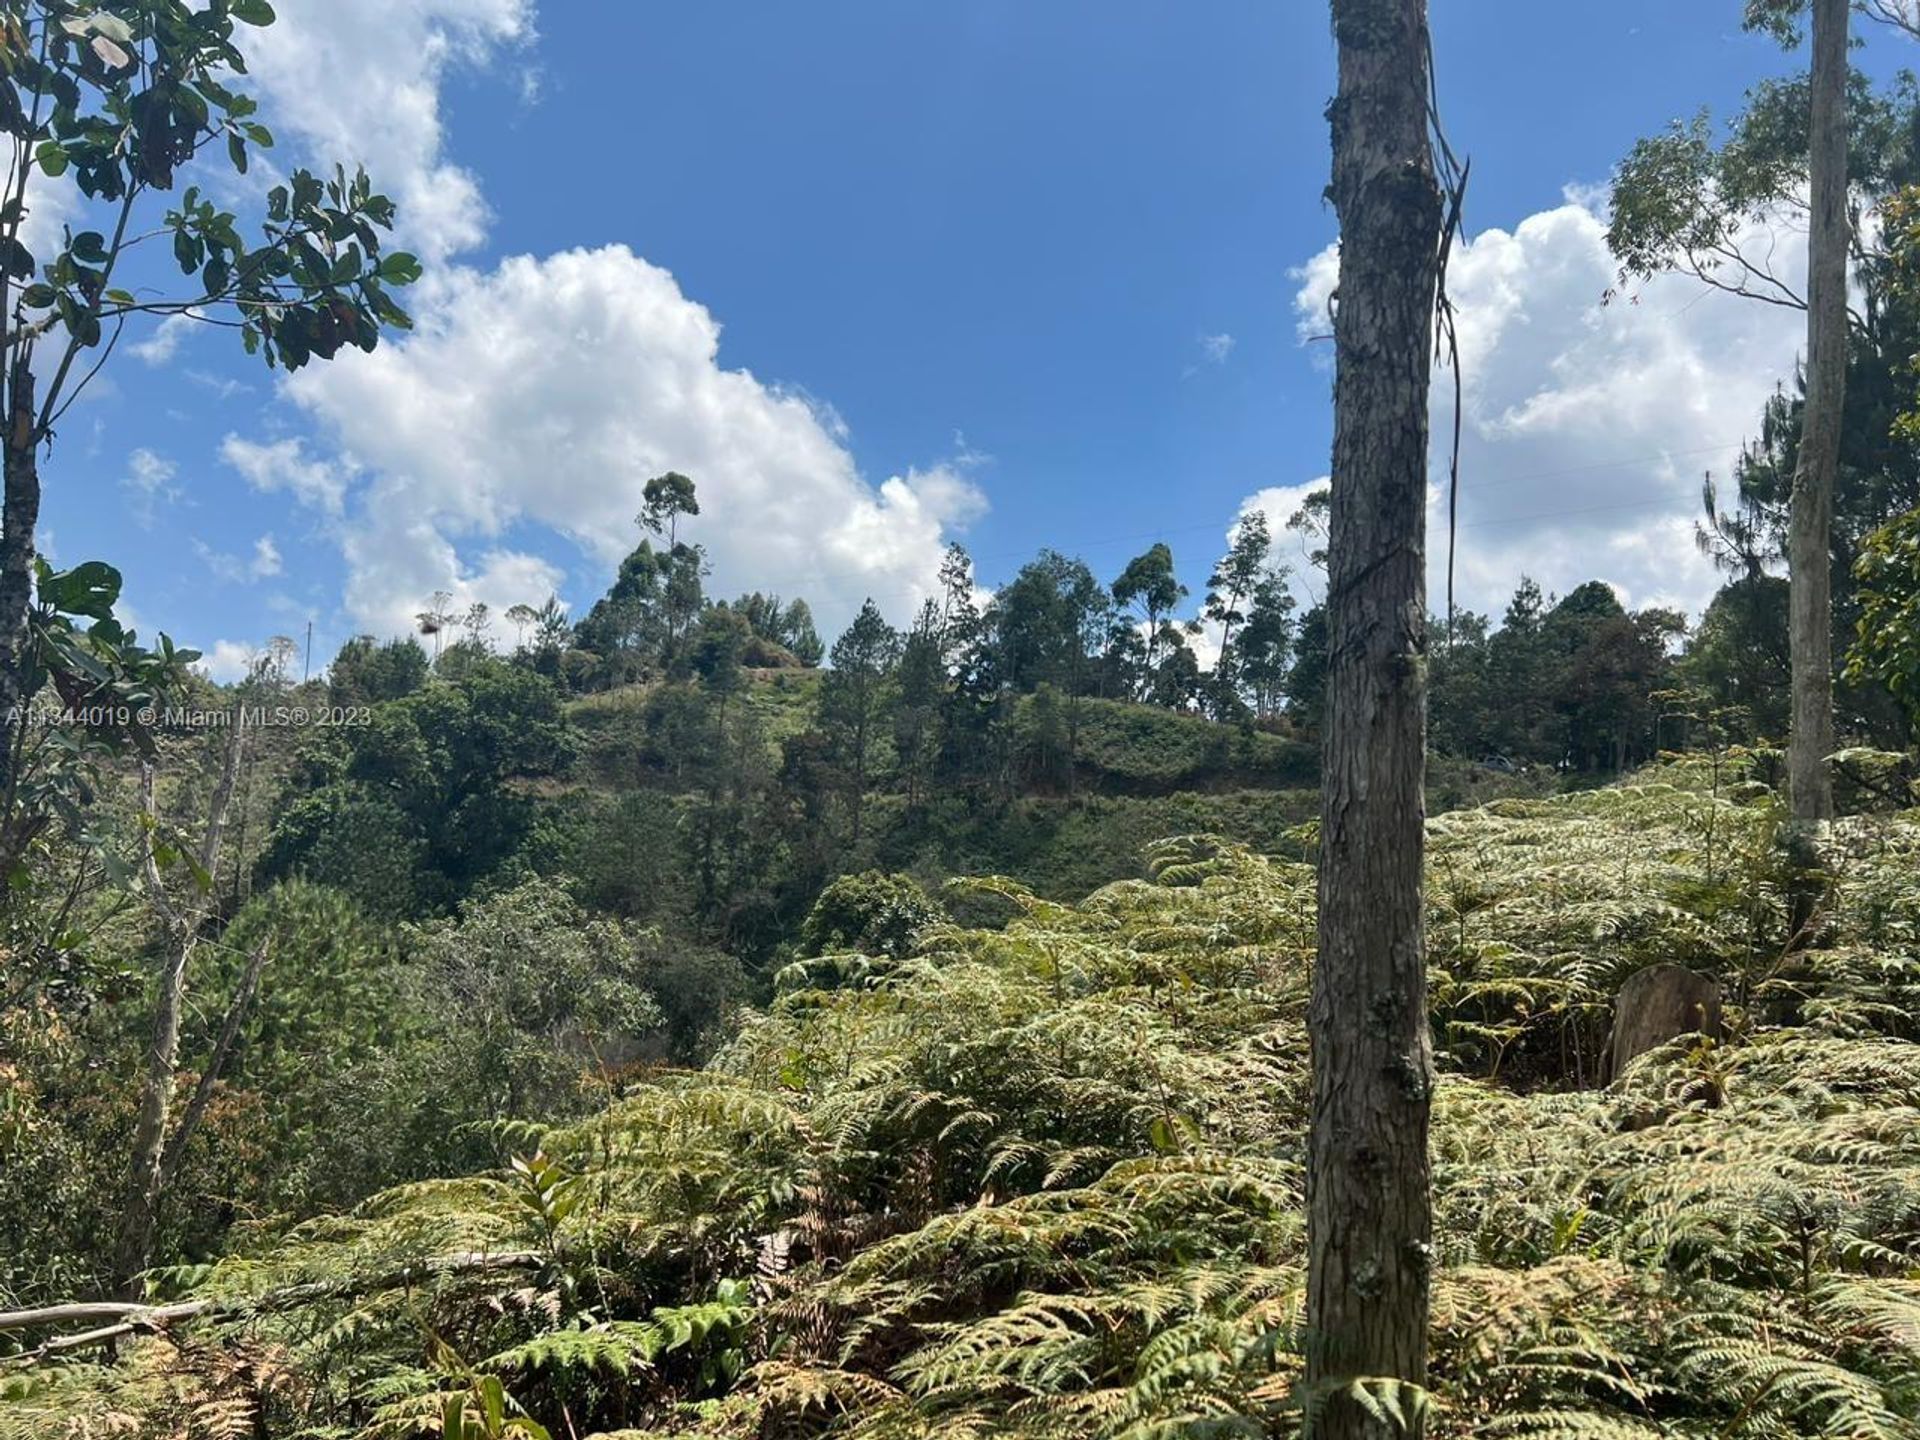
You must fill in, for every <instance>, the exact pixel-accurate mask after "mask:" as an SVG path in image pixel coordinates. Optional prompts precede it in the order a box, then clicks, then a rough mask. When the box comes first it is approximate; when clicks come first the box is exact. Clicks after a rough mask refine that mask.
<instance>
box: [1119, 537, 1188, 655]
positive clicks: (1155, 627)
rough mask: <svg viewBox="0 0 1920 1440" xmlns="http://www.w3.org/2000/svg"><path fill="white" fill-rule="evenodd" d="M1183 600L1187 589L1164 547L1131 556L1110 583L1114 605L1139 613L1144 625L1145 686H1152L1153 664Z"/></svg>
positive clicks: (1171, 555) (1170, 555)
mask: <svg viewBox="0 0 1920 1440" xmlns="http://www.w3.org/2000/svg"><path fill="white" fill-rule="evenodd" d="M1186 598H1187V587H1186V586H1185V585H1182V584H1181V583H1180V577H1179V576H1178V575H1176V574H1175V573H1174V569H1173V551H1171V550H1169V549H1168V548H1167V547H1166V545H1164V544H1159V545H1155V546H1154V547H1153V548H1152V549H1150V550H1148V551H1146V552H1145V553H1144V554H1140V555H1136V556H1134V557H1133V559H1131V560H1129V561H1128V562H1127V568H1126V569H1124V570H1122V571H1121V572H1120V578H1119V579H1117V580H1115V581H1114V582H1113V599H1114V603H1115V604H1116V605H1118V606H1120V607H1121V608H1122V609H1126V608H1128V607H1133V608H1136V609H1138V610H1139V612H1140V615H1141V618H1142V619H1143V620H1145V621H1146V626H1147V654H1146V668H1147V675H1146V676H1145V677H1144V684H1146V685H1151V684H1152V679H1153V675H1152V672H1153V663H1154V660H1155V659H1156V657H1157V656H1158V654H1159V649H1160V641H1161V639H1162V638H1163V635H1164V632H1165V630H1166V626H1167V623H1168V621H1169V619H1170V618H1171V616H1172V614H1173V610H1174V607H1175V606H1177V605H1178V604H1179V603H1180V602H1181V601H1182V600H1184V599H1186Z"/></svg>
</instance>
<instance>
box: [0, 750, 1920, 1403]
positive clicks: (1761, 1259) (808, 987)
mask: <svg viewBox="0 0 1920 1440" xmlns="http://www.w3.org/2000/svg"><path fill="white" fill-rule="evenodd" d="M1779 832H1780V813H1779V810H1778V807H1777V804H1776V802H1775V800H1774V798H1773V797H1772V796H1771V794H1770V793H1768V792H1766V791H1765V790H1764V789H1762V788H1759V787H1757V786H1755V785H1753V784H1751V783H1748V781H1747V780H1746V778H1745V777H1744V776H1743V774H1742V773H1741V768H1740V765H1739V763H1738V762H1737V760H1736V762H1735V763H1734V764H1733V765H1732V767H1731V769H1729V768H1728V767H1726V766H1724V765H1720V764H1715V765H1713V766H1711V767H1709V766H1707V765H1705V764H1704V763H1699V764H1696V763H1686V764H1676V765H1672V766H1668V767H1666V768H1663V769H1661V770H1658V771H1655V772H1651V773H1649V774H1648V775H1646V776H1643V777H1642V783H1639V784H1636V785H1632V786H1628V787H1624V788H1621V789H1617V790H1611V791H1598V792H1591V793H1587V794H1581V795H1577V796H1568V797H1563V798H1560V799H1555V800H1546V801H1526V802H1521V801H1507V802H1500V803H1497V804H1495V805H1492V806H1489V807H1487V808H1484V809H1481V810H1478V811H1472V812H1463V813H1460V814H1455V815H1448V816H1445V817H1442V818H1441V819H1438V820H1436V821H1435V822H1434V824H1433V843H1432V852H1431V853H1432V863H1431V877H1430V878H1431V883H1430V890H1429V898H1430V906H1431V912H1432V924H1431V929H1430V937H1431V939H1430V949H1431V962H1432V970H1433V1001H1434V1018H1435V1033H1436V1038H1437V1041H1438V1045H1439V1050H1440V1056H1441V1066H1442V1071H1443V1076H1442V1081H1441V1084H1440V1087H1439V1090H1438V1094H1437V1098H1436V1107H1435V1118H1434V1138H1433V1153H1434V1161H1435V1174H1436V1186H1437V1194H1436V1206H1437V1213H1436V1221H1437V1223H1436V1257H1435V1258H1436V1273H1435V1293H1434V1356H1435V1358H1434V1376H1433V1388H1432V1402H1433V1415H1432V1421H1431V1426H1430V1433H1432V1434H1434V1435H1436V1436H1440V1437H1464V1436H1470V1435H1512V1436H1555V1437H1579V1436H1591V1437H1603V1436H1611V1437H1641V1436H1644V1437H1649V1440H1651V1437H1656V1436H1668V1437H1674V1436H1678V1437H1699V1440H1706V1437H1722V1436H1734V1435H1738V1436H1742V1437H1776V1436H1803V1435H1833V1436H1861V1437H1865V1436H1874V1437H1895V1436H1897V1437H1911V1436H1915V1435H1920V1281H1916V1280H1914V1279H1913V1278H1912V1276H1913V1275H1915V1274H1916V1273H1920V1047H1917V1046H1915V1045H1914V1044H1913V1043H1912V1038H1913V1029H1914V1025H1915V1019H1914V1017H1915V1016H1916V1014H1920V1009H1917V1008H1916V1006H1917V1005H1920V990H1917V989H1916V987H1920V950H1916V946H1915V926H1916V922H1920V864H1917V863H1916V862H1917V861H1920V830H1917V829H1916V827H1915V825H1914V823H1913V821H1912V820H1910V819H1908V818H1906V817H1886V818H1878V819H1860V820H1852V821H1847V822H1843V823H1842V824H1841V825H1840V826H1838V827H1836V829H1835V831H1834V833H1833V835H1832V837H1831V839H1830V842H1829V843H1828V844H1827V845H1826V846H1825V848H1824V850H1823V853H1822V856H1821V861H1822V864H1823V865H1824V867H1825V875H1824V879H1823V881H1822V883H1821V884H1820V886H1819V893H1818V895H1817V896H1816V897H1815V902H1814V904H1813V907H1812V910H1811V919H1810V920H1809V921H1808V926H1809V929H1810V931H1811V932H1812V934H1813V936H1814V939H1815V941H1816V944H1815V946H1814V948H1812V949H1811V950H1805V949H1803V948H1802V947H1799V946H1795V945H1793V944H1790V943H1789V942H1790V940H1791V939H1792V936H1791V935H1790V934H1789V929H1790V926H1791V925H1792V923H1793V921H1792V917H1794V916H1795V915H1796V904H1795V896H1794V895H1793V894H1792V893H1791V884H1790V872H1789V870H1788V868H1787V867H1786V865H1785V862H1784V858H1783V851H1782V847H1781V843H1780V834H1779ZM1296 839H1297V841H1298V844H1299V845H1300V846H1301V847H1302V853H1305V847H1309V846H1310V845H1311V840H1312V836H1311V831H1310V828H1309V829H1307V830H1304V831H1302V832H1301V833H1300V834H1299V835H1298V836H1297V837H1296ZM1149 874H1150V878H1149V879H1147V880H1142V881H1129V882H1123V883H1120V884H1116V885H1111V886H1108V887H1107V888H1105V889H1103V890H1100V891H1098V892H1097V893H1095V894H1094V895H1092V896H1090V897H1088V898H1087V899H1086V900H1084V901H1083V902H1081V903H1079V904H1077V905H1065V904H1058V903H1054V902H1050V901H1047V900H1043V899H1040V898H1038V897H1036V896H1034V895H1033V894H1031V893H1030V892H1028V891H1025V890H1023V889H1021V888H1020V887H1018V886H1015V885H1013V884H1011V883H1009V882H1004V881H974V882H965V884H964V885H963V886H962V889H963V890H964V889H972V890H973V891H975V892H978V893H991V894H992V895H995V896H997V897H998V898H999V900H1000V901H1001V903H1003V904H1006V905H1010V906H1012V907H1013V908H1014V910H1015V912H1016V914H1015V918H1014V919H1013V920H1012V921H1011V922H1010V923H1008V924H1006V925H1005V926H1004V927H1002V928H988V929H978V928H967V927H966V926H964V925H961V924H959V923H957V922H954V921H950V920H946V919H942V918H939V917H938V915H937V914H936V915H934V916H933V918H931V920H930V923H928V924H927V925H926V926H925V927H924V928H922V929H921V930H920V932H919V933H918V935H917V937H916V938H915V940H914V942H913V943H912V945H911V946H910V947H908V950H907V953H906V954H904V955H890V954H883V955H873V956H868V957H866V960H865V963H862V964H859V965H853V964H843V965H839V966H834V967H824V968H809V967H798V968H796V970H795V972H794V974H793V976H792V977H790V979H789V987H788V989H787V990H786V991H785V993H783V994H781V995H780V996H779V997H778V998H777V999H776V1000H775V1002H774V1003H773V1005H772V1007H771V1008H770V1009H769V1010H768V1011H766V1012H765V1013H764V1014H762V1015H759V1016H757V1017H756V1018H754V1019H753V1020H751V1021H750V1023H748V1024H747V1025H746V1026H745V1028H744V1029H743V1030H742V1031H741V1032H740V1033H739V1034H738V1036H737V1037H736V1038H735V1039H734V1040H733V1042H732V1043H731V1044H730V1045H729V1046H728V1048H726V1049H725V1050H724V1051H723V1052H722V1053H721V1054H720V1055H719V1056H718V1057H717V1058H716V1059H715V1060H714V1061H713V1062H712V1063H711V1064H710V1065H709V1066H708V1067H707V1068H706V1069H705V1070H704V1071H702V1072H698V1073H677V1074H665V1075H662V1076H660V1077H659V1078H657V1079H654V1080H651V1081H649V1082H648V1083H646V1084H644V1085H642V1086H640V1087H639V1088H637V1089H635V1090H634V1091H633V1092H632V1093H630V1094H629V1095H628V1096H627V1097H626V1098H624V1099H621V1100H619V1101H617V1102H616V1103H614V1104H612V1105H611V1106H610V1107H608V1108H606V1109H605V1110H603V1111H601V1112H599V1113H597V1114H595V1115H593V1116H590V1117H588V1118H586V1119H584V1120H581V1121H578V1122H576V1123H571V1124H568V1125H565V1126H562V1127H558V1128H547V1129H541V1128H535V1127H527V1126H520V1127H508V1128H507V1129H506V1130H505V1131H503V1132H502V1135H501V1137H500V1138H502V1139H503V1140H504V1141H506V1142H507V1143H508V1144H509V1145H510V1146H512V1147H513V1148H515V1149H516V1150H518V1151H519V1152H520V1153H521V1154H522V1155H523V1156H524V1157H526V1158H525V1159H524V1160H523V1162H522V1163H520V1164H519V1165H517V1166H516V1167H515V1168H514V1169H513V1170H511V1171H508V1172H504V1173H501V1174H497V1175H482V1176H475V1177H471V1178H467V1179H462V1180H456V1181H441V1182H432V1183H428V1184H422V1185H416V1186H411V1187H406V1188H403V1189H401V1190H397V1191H393V1192H390V1193H388V1194H385V1195H382V1196H380V1197H378V1198H376V1199H375V1200H373V1201H370V1202H368V1203H367V1204H365V1205H363V1206H361V1207H360V1208H359V1209H357V1210H355V1211H354V1212H352V1213H350V1214H347V1215H344V1216H337V1217H330V1218H324V1219H318V1220H314V1221H310V1222H308V1223H306V1224H304V1225H302V1226H299V1227H297V1228H295V1229H292V1230H290V1231H280V1232H276V1233H258V1234H254V1235H251V1236H249V1237H248V1238H247V1240H246V1242H245V1243H244V1244H243V1245H242V1246H241V1247H240V1248H239V1249H238V1250H237V1252H236V1253H234V1254H233V1255H231V1256H230V1257H229V1258H227V1259H224V1260H222V1261H221V1262H220V1263H218V1264H217V1265H214V1266H211V1267H209V1268H206V1269H203V1270H196V1271H193V1272H188V1273H177V1274H170V1275H163V1276H160V1277H157V1278H156V1284H157V1287H158V1288H159V1289H160V1290H161V1291H162V1292H164V1293H165V1294H166V1295H169V1296H173V1295H181V1296H187V1297H196V1298H199V1299H203V1300H209V1301H217V1302H219V1304H218V1305H216V1306H215V1307H214V1308H212V1309H210V1310H207V1311H204V1312H202V1313H201V1314H200V1315H199V1316H197V1317H196V1318H194V1319H192V1320H184V1321H181V1322H178V1323H175V1324H173V1325H171V1326H169V1327H167V1329H166V1330H165V1332H164V1333H162V1334H159V1335H154V1336H149V1337H138V1338H134V1339H133V1340H131V1341H130V1342H129V1343H127V1344H126V1346H125V1348H124V1350H123V1353H122V1357H121V1360H120V1363H118V1364H117V1365H114V1366H110V1367H109V1366H106V1365H102V1364H99V1363H97V1362H98V1359H99V1356H98V1355H97V1353H95V1354H93V1355H91V1357H88V1356H87V1353H86V1352H76V1354H75V1355H69V1356H65V1357H61V1358H60V1361H59V1363H43V1364H37V1365H31V1366H23V1365H20V1364H19V1363H18V1362H12V1363H9V1362H6V1361H4V1360H0V1365H6V1366H7V1367H8V1368H7V1369H6V1370H5V1371H0V1374H5V1375H7V1376H8V1377H10V1378H8V1379H7V1380H6V1381H5V1382H4V1383H5V1384H6V1386H7V1392H6V1393H7V1396H8V1398H7V1400H6V1402H5V1403H4V1404H3V1405H0V1437H7V1440H13V1437H21V1440H24V1437H27V1436H33V1437H35V1440H38V1437H40V1436H42V1435H47V1434H72V1435H79V1436H86V1435H100V1436H104V1435H108V1434H113V1433H124V1434H153V1435H163V1434H164V1435H170V1436H172V1435H178V1436H182V1437H187V1440H200V1437H203V1436H213V1435H219V1434H235V1435H250V1434H254V1433H260V1434H268V1435H272V1436H282V1435H285V1436H294V1435H300V1436H315V1437H319V1436H328V1437H350V1436H355V1437H357V1436H369V1437H371V1436H387V1435H393V1436H398V1435H411V1434H426V1435H430V1434H437V1433H441V1432H442V1430H443V1428H446V1427H447V1425H448V1417H449V1415H455V1416H458V1417H460V1418H459V1420H458V1423H459V1424H460V1425H461V1426H462V1427H463V1428H464V1430H465V1433H467V1434H470V1435H481V1434H484V1435H496V1434H497V1435H505V1434H509V1433H515V1430H516V1427H518V1430H519V1431H520V1432H522V1433H529V1434H533V1433H539V1431H540V1430H542V1429H544V1431H545V1432H546V1433H549V1434H551V1435H555V1436H580V1437H585V1436H589V1435H592V1434H606V1435H617V1436H620V1437H623V1440H642V1437H669V1436H673V1437H722V1436H724V1437H748V1436H764V1437H785V1436H792V1437H803V1436H805V1437H811V1436H821V1437H826V1436H844V1437H850V1440H852V1437H860V1440H905V1437H919V1440H961V1437H984V1436H1014V1437H1030V1440H1043V1437H1044V1440H1055V1437H1059V1440H1066V1437H1116V1440H1117V1437H1126V1440H1147V1437H1168V1440H1172V1437H1176V1436H1180V1437H1184V1436H1199V1437H1206V1436H1233V1435H1246V1436H1258V1435H1291V1434H1295V1433H1297V1430H1298V1422H1299V1413H1298V1411H1297V1409H1296V1408H1294V1405H1295V1402H1294V1400H1293V1389H1294V1381H1295V1379H1296V1378H1297V1375H1298V1371H1299V1361H1298V1354H1299V1343H1298V1333H1297V1327H1298V1325H1299V1323H1300V1318H1301V1315H1302V1311H1303V1291H1304V1278H1305V1276H1304V1265H1305V1233H1304V1206H1303V1183H1304V1177H1303V1173H1302V1169H1301V1163H1302V1157H1303V1153H1304V1131H1305V1124H1306V1114H1307V1103H1308V1100H1307V1096H1308V1084H1307V1051H1306V1035H1305V1009H1306V1000H1307V993H1308V987H1309V975H1310V965H1311V957H1312V946H1313V876H1312V871H1311V869H1310V868H1309V867H1308V866H1307V865H1305V864H1303V863H1295V862H1291V861H1283V860H1276V859H1266V858H1261V857H1259V856H1256V855H1254V854H1252V853H1250V852H1248V851H1245V850H1243V849H1240V848H1238V847H1235V846H1232V845H1229V844H1226V843H1224V842H1220V841H1216V840H1209V839H1204V838H1190V839H1185V840H1176V841H1169V842H1165V843H1163V844H1161V845H1159V846H1157V847H1155V849H1154V851H1153V853H1152V856H1151V865H1150V870H1149ZM949 898H950V899H952V900H955V901H957V902H964V901H965V900H966V899H967V898H968V897H966V896H965V895H964V894H962V895H958V896H950V897H949ZM968 909H969V907H968V905H967V904H965V903H955V904H952V905H950V906H949V913H954V914H964V913H967V912H968ZM1666 961H1677V962H1679V963H1683V964H1687V965H1691V966H1694V967H1696V968H1700V969H1704V970H1709V971H1711V972H1713V973H1715V974H1716V975H1718V976H1719V977H1720V978H1721V980H1722V981H1723V983H1724V986H1725V989H1726V993H1727V995H1728V1000H1729V1004H1728V1021H1729V1031H1730V1034H1729V1038H1728V1040H1727V1041H1726V1042H1724V1043H1721V1044H1718V1045H1716V1044H1712V1043H1709V1042H1706V1041H1703V1040H1697V1039H1696V1040H1683V1041H1680V1042H1676V1043H1675V1044H1673V1045H1671V1046H1668V1047H1667V1048H1666V1049H1664V1050H1662V1051H1658V1052H1655V1053H1654V1054H1652V1055H1650V1056H1647V1057H1644V1058H1643V1059H1642V1060H1641V1061H1640V1062H1639V1063H1637V1064H1636V1065H1635V1066H1634V1067H1632V1068H1631V1069H1630V1070H1629V1072H1628V1074H1627V1075H1626V1076H1624V1077H1622V1079H1621V1080H1620V1081H1618V1082H1617V1083H1616V1084H1615V1085H1614V1086H1612V1087H1611V1088H1610V1089H1606V1090H1601V1089H1598V1088H1597V1080H1596V1077H1597V1073H1598V1064H1599V1058H1600V1054H1601V1052H1602V1050H1603V1048H1604V1042H1605V1033H1606V1026H1607V1012H1608V1007H1609V1005H1610V1002H1611V999H1612V995H1613V993H1614V991H1615V989H1616V988H1617V987H1618V985H1619V983H1620V981H1621V980H1622V979H1624V978H1625V977H1626V976H1627V975H1629V974H1631V973H1632V972H1633V971H1635V970H1636V969H1638V968H1640V967H1641V966H1643V965H1646V964H1649V963H1654V962H1666ZM829 972H830V973H831V975H832V980H833V988H816V987H815V985H814V983H813V978H812V977H816V976H819V975H823V974H827V973H829ZM40 1338H44V1337H43V1336H35V1337H33V1338H32V1339H30V1340H29V1341H28V1342H27V1343H29V1344H31V1343H36V1341H37V1340H38V1339H40ZM256 1426H258V1427H259V1428H258V1429H257V1430H256V1429H255V1428H254V1427H256Z"/></svg>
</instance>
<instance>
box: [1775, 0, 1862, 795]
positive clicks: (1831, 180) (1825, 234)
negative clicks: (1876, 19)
mask: <svg viewBox="0 0 1920 1440" xmlns="http://www.w3.org/2000/svg"><path fill="white" fill-rule="evenodd" d="M1812 89H1813V117H1812V147H1811V153H1810V157H1809V167H1810V175H1811V179H1812V189H1813V197H1812V212H1811V217H1810V224H1811V229H1810V232H1809V237H1808V254H1807V269H1808V276H1807V403H1806V409H1805V419H1804V422H1803V425H1802V428H1801V435H1800V455H1799V462H1798V464H1797V465H1796V467H1795V469H1794V475H1793V523H1792V529H1791V532H1790V534H1789V536H1788V542H1787V545H1788V550H1787V563H1788V567H1789V569H1790V571H1791V577H1792V601H1791V604H1792V620H1791V631H1792V641H1793V730H1792V737H1791V741H1790V743H1789V746H1788V751H1787V781H1788V787H1789V791H1790V797H1791V804H1792V807H1793V819H1794V821H1795V823H1796V824H1799V825H1803V826H1806V825H1815V824H1818V823H1819V822H1820V821H1822V820H1828V819H1831V818H1832V816H1833V775H1832V773H1831V771H1830V770H1829V769H1828V766H1827V757H1828V756H1829V755H1831V754H1832V753H1833V748H1834V741H1833V550H1832V545H1831V542H1830V540H1829V532H1830V530H1831V529H1832V526H1833V489H1834V480H1835V477H1836V476H1837V475H1838V473H1839V470H1840V419H1841V416H1840V412H1841V408H1842V407H1843V406H1844V404H1845V403H1846V393H1847V229H1848V222H1847V115H1846V106H1847V0H1814V4H1813V86H1812Z"/></svg>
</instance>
